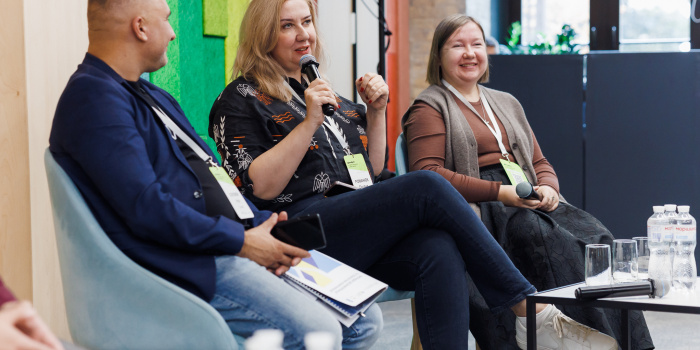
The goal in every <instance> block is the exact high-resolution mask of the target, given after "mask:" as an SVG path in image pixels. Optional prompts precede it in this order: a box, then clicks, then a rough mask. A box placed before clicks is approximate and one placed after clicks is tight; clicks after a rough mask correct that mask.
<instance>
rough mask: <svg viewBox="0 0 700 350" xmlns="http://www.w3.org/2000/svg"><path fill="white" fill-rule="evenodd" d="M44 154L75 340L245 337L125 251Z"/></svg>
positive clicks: (161, 343) (95, 343)
mask: <svg viewBox="0 0 700 350" xmlns="http://www.w3.org/2000/svg"><path fill="white" fill-rule="evenodd" d="M44 161H45V164H46V172H47V176H48V182H49V191H50V194H51V204H52V207H53V217H54V226H55V229H56V242H57V245H58V256H59V262H60V268H61V277H62V279H63V293H64V295H65V302H66V312H67V315H68V325H69V328H70V333H71V336H72V337H73V341H74V342H76V343H77V344H79V345H82V346H84V347H87V348H90V349H230V350H236V349H238V345H237V340H238V342H241V343H242V341H243V338H241V337H234V336H233V335H232V334H231V330H230V329H229V327H228V325H227V324H226V322H224V319H223V318H222V317H221V316H220V315H219V313H218V312H217V311H216V310H215V309H214V308H213V307H211V306H210V305H209V304H207V303H206V302H204V301H203V300H201V299H200V298H198V297H196V296H194V295H193V294H191V293H189V292H187V291H185V290H183V289H182V288H180V287H178V286H175V285H174V284H172V283H170V282H168V281H166V280H164V279H162V278H160V277H158V276H156V275H155V274H153V273H151V272H150V271H148V270H146V269H144V268H142V267H141V266H139V265H138V264H136V263H135V262H133V261H132V260H131V259H129V258H128V257H127V256H126V255H124V254H123V253H122V252H121V251H120V250H119V249H118V248H117V247H116V246H115V245H114V243H112V241H111V240H110V239H109V238H108V237H107V235H106V234H105V232H104V231H103V230H102V228H101V227H100V225H99V224H98V223H97V220H96V219H95V217H94V216H93V215H92V212H91V211H90V209H89V208H88V206H87V204H86V203H85V201H84V200H83V197H82V195H81V194H80V192H79V191H78V189H77V188H76V187H75V185H74V184H73V181H71V179H70V178H69V177H68V175H67V174H66V173H65V172H64V171H63V169H61V167H60V166H59V165H58V164H57V163H56V161H55V160H54V159H53V156H52V155H51V153H50V152H49V151H48V150H46V153H45V157H44ZM241 348H242V347H241Z"/></svg>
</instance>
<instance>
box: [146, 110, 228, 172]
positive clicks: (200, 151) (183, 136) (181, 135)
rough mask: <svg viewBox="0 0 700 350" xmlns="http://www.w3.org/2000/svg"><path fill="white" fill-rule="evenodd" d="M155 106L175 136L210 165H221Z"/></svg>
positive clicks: (157, 113)
mask: <svg viewBox="0 0 700 350" xmlns="http://www.w3.org/2000/svg"><path fill="white" fill-rule="evenodd" d="M151 108H153V111H154V112H155V113H156V115H157V116H158V118H160V120H161V121H162V122H163V124H165V127H166V128H167V129H168V130H170V132H171V133H172V134H173V135H174V138H175V137H179V138H180V140H182V142H184V143H185V144H186V145H187V146H188V147H189V148H191V149H192V150H193V151H194V153H197V156H199V158H201V159H202V160H203V161H204V162H205V163H207V164H209V166H213V167H218V166H219V165H218V164H216V163H214V161H213V160H212V159H211V157H210V156H209V154H207V152H205V151H204V150H203V149H202V147H199V145H198V144H197V143H196V142H194V140H192V138H190V137H189V136H188V135H187V134H186V133H185V132H184V131H182V129H180V127H179V126H177V124H175V122H174V121H173V120H172V119H170V117H168V115H167V114H165V113H163V110H161V109H160V107H157V106H151Z"/></svg>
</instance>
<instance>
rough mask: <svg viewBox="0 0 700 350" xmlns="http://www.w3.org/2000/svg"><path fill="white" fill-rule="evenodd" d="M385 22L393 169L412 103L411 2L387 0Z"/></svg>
mask: <svg viewBox="0 0 700 350" xmlns="http://www.w3.org/2000/svg"><path fill="white" fill-rule="evenodd" d="M385 5H386V11H385V14H386V21H387V24H388V26H389V30H390V31H391V32H392V33H393V35H392V36H391V44H390V45H389V48H388V50H387V55H386V56H387V57H386V65H387V83H388V84H389V91H391V95H390V103H389V106H388V108H387V143H388V145H389V164H388V166H389V170H395V169H394V147H395V146H396V139H397V138H398V136H399V134H400V133H401V117H402V116H403V114H404V113H405V112H406V110H407V109H408V107H410V106H411V102H412V101H411V80H410V69H409V68H410V61H409V58H410V51H409V50H410V47H409V46H410V42H409V37H408V17H409V16H408V15H409V11H408V10H409V2H408V1H405V0H387V1H386V4H385Z"/></svg>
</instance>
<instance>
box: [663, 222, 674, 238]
mask: <svg viewBox="0 0 700 350" xmlns="http://www.w3.org/2000/svg"><path fill="white" fill-rule="evenodd" d="M662 227H663V230H664V233H663V240H664V241H666V242H671V241H673V231H674V230H673V225H666V226H662Z"/></svg>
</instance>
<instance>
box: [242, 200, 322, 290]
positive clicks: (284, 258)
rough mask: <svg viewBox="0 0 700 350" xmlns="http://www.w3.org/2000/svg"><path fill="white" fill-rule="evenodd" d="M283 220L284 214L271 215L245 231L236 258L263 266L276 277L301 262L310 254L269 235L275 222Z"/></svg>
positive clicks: (285, 217)
mask: <svg viewBox="0 0 700 350" xmlns="http://www.w3.org/2000/svg"><path fill="white" fill-rule="evenodd" d="M285 220H287V213H286V212H281V213H280V214H279V215H277V214H275V213H273V214H272V215H271V216H270V218H269V219H267V220H266V221H265V222H263V223H262V224H260V226H258V227H254V228H251V229H250V230H247V231H245V239H244V241H243V247H242V248H241V251H240V252H239V253H238V256H240V257H243V258H248V259H250V260H253V261H255V262H256V263H258V264H260V265H262V266H265V267H266V268H267V269H268V270H269V271H270V272H272V273H274V274H275V275H277V276H279V275H281V274H283V273H285V272H287V270H289V267H290V266H294V265H296V264H298V263H299V262H301V259H302V258H306V257H309V256H310V254H309V252H307V251H306V250H303V249H301V248H297V247H295V246H292V245H289V244H286V243H283V242H280V241H279V240H277V239H275V238H274V237H272V235H271V234H270V231H271V230H272V228H273V227H274V226H275V224H276V223H277V222H279V221H285Z"/></svg>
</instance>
